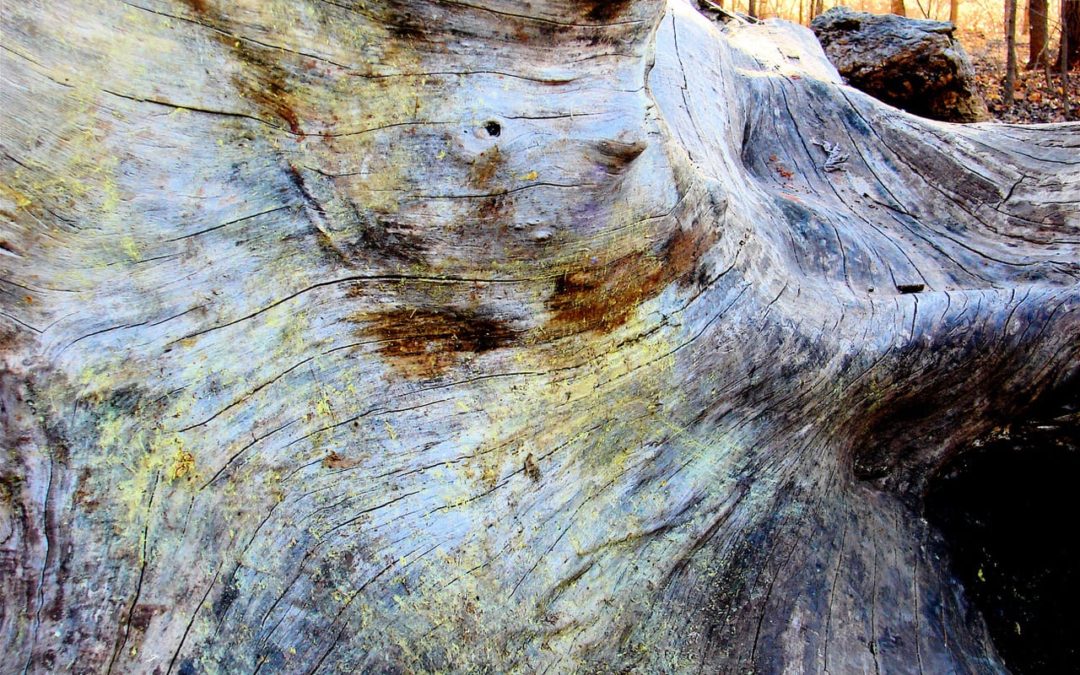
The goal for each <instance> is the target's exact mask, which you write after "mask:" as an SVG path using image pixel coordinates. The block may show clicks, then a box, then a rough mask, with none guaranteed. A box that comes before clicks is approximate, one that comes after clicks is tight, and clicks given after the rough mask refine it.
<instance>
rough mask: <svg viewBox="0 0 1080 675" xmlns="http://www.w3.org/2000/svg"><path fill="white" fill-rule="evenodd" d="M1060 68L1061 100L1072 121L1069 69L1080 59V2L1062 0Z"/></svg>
mask: <svg viewBox="0 0 1080 675" xmlns="http://www.w3.org/2000/svg"><path fill="white" fill-rule="evenodd" d="M1058 47H1059V49H1058V63H1057V65H1058V68H1059V69H1060V71H1061V91H1062V94H1061V99H1062V105H1063V106H1064V107H1065V118H1066V119H1072V118H1073V115H1072V102H1071V101H1070V100H1069V69H1070V68H1071V67H1072V66H1073V65H1075V62H1076V60H1077V59H1078V58H1080V54H1078V53H1077V52H1080V1H1078V0H1061V43H1060V44H1059V45H1058Z"/></svg>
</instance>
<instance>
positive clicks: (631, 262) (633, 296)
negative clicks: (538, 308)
mask: <svg viewBox="0 0 1080 675" xmlns="http://www.w3.org/2000/svg"><path fill="white" fill-rule="evenodd" d="M717 238H718V234H717V231H716V230H715V228H713V227H710V226H709V225H706V224H701V223H698V224H695V226H694V227H693V228H691V229H687V230H684V229H682V228H676V229H675V231H674V232H672V234H671V235H670V237H669V238H668V239H667V241H666V242H665V243H664V245H663V246H662V247H661V249H660V251H659V252H658V253H652V252H646V251H637V252H634V253H630V254H628V255H625V256H623V257H621V258H617V259H615V260H612V261H610V262H609V263H606V264H599V263H595V264H594V263H591V261H590V264H587V265H585V266H584V267H582V268H580V269H577V270H574V271H571V272H566V273H564V274H562V275H560V276H559V278H558V279H557V280H556V281H555V288H554V292H553V293H552V295H551V296H550V298H549V299H548V310H549V311H550V312H551V313H552V317H551V319H550V321H549V323H548V326H547V327H546V332H547V333H548V334H549V335H551V336H554V337H560V336H565V335H569V334H573V333H581V332H588V331H595V332H599V333H610V332H611V331H613V330H615V329H616V328H618V327H619V326H622V325H623V324H625V323H626V322H627V321H628V320H629V319H630V317H631V316H633V314H634V312H635V311H636V310H637V308H638V306H639V305H641V304H642V303H643V302H645V301H646V300H649V299H651V298H654V297H656V296H657V295H659V294H660V293H661V291H663V289H664V288H665V287H666V286H667V285H668V284H670V283H678V284H679V285H681V286H686V285H689V284H691V283H692V281H693V278H694V275H693V272H694V270H695V269H696V268H697V267H698V263H699V261H700V260H701V257H702V256H703V255H704V254H705V253H706V252H707V251H708V250H709V248H710V247H711V246H712V245H713V244H714V243H716V240H717Z"/></svg>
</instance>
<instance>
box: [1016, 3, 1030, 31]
mask: <svg viewBox="0 0 1080 675" xmlns="http://www.w3.org/2000/svg"><path fill="white" fill-rule="evenodd" d="M1030 14H1031V0H1024V6H1023V7H1022V8H1021V9H1020V29H1019V30H1020V35H1027V34H1028V31H1030V30H1031V22H1030V21H1029V18H1030V16H1029V15H1030Z"/></svg>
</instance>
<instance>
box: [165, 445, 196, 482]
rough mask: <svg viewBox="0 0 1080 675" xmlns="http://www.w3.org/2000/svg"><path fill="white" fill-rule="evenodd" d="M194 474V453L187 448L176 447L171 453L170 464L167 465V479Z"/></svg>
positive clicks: (176, 478) (178, 478)
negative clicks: (174, 451)
mask: <svg viewBox="0 0 1080 675" xmlns="http://www.w3.org/2000/svg"><path fill="white" fill-rule="evenodd" d="M194 475H195V455H193V454H191V453H190V452H188V451H187V450H182V449H178V450H177V451H176V454H175V455H173V462H172V466H170V467H169V479H170V480H180V479H181V478H184V477H186V476H194Z"/></svg>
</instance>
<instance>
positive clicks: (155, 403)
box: [0, 0, 1080, 673]
mask: <svg viewBox="0 0 1080 675" xmlns="http://www.w3.org/2000/svg"><path fill="white" fill-rule="evenodd" d="M3 21H4V32H3V37H4V50H3V78H4V86H3V110H4V115H5V124H4V129H3V153H4V157H3V163H4V187H3V200H4V206H3V214H4V218H5V220H4V226H3V238H2V239H3V240H2V242H0V254H2V256H0V261H2V262H0V265H2V275H0V276H2V288H3V296H0V297H2V298H3V299H2V303H3V312H2V316H0V322H2V323H0V325H2V326H3V333H2V344H3V373H2V375H0V377H2V380H0V381H2V404H3V408H2V414H3V420H4V434H5V442H4V453H5V455H4V457H3V473H2V477H0V478H2V481H0V489H2V492H0V499H2V501H0V508H2V510H0V516H2V519H0V533H2V544H0V545H2V547H3V556H2V558H0V560H2V564H3V568H2V569H3V575H2V582H0V583H2V584H3V587H2V589H3V590H2V595H3V614H2V617H0V626H2V635H3V645H4V655H3V657H2V659H3V663H4V668H3V670H4V671H5V672H7V671H9V670H11V671H19V670H24V671H28V672H44V671H53V670H73V671H75V672H101V671H115V672H156V673H171V672H180V673H190V672H203V671H210V672H214V671H220V672H246V671H260V672H313V671H316V670H318V671H321V672H333V671H350V670H358V669H363V670H365V671H377V670H380V669H381V670H387V671H388V672H389V671H391V670H435V669H449V670H454V671H471V670H492V671H503V670H507V669H517V670H522V671H539V672H545V671H550V672H558V671H568V670H574V669H581V670H599V669H604V670H620V669H626V668H637V669H642V670H649V671H667V670H690V669H700V668H703V669H705V670H708V671H714V672H716V671H719V672H735V671H736V670H738V671H745V670H748V669H753V670H759V671H763V672H777V671H780V670H784V669H791V670H793V671H797V670H800V669H802V670H807V671H830V672H864V671H870V670H874V671H875V672H878V671H880V672H893V671H897V670H899V671H905V672H909V671H912V670H922V671H926V672H947V671H952V670H955V671H958V672H993V671H1000V670H1003V666H1002V663H1001V661H1000V659H999V657H998V655H997V654H996V652H995V650H994V647H993V645H992V643H991V642H990V640H989V638H988V636H987V633H986V630H985V628H984V624H983V622H982V620H981V619H980V618H979V617H978V614H977V612H975V611H973V610H972V608H971V607H969V605H968V604H967V602H966V601H965V599H964V596H963V592H962V590H961V589H960V588H959V586H958V585H957V584H956V583H955V582H954V581H953V577H952V574H951V572H950V569H949V567H948V565H947V562H946V559H945V558H944V557H942V548H941V541H940V539H939V538H938V537H937V536H936V535H935V534H934V533H933V532H932V531H931V530H930V528H929V527H928V526H927V525H926V524H925V521H923V520H922V519H921V518H920V514H919V508H920V506H919V504H920V500H921V498H922V495H923V493H924V490H925V487H926V484H927V480H928V478H929V477H930V476H932V475H933V473H934V471H935V470H936V469H937V467H939V466H941V465H942V464H943V463H944V462H945V461H947V460H948V459H949V458H950V457H952V456H953V455H955V454H956V453H958V452H959V451H961V450H962V449H963V448H964V447H966V446H967V445H968V444H970V443H971V442H972V441H973V440H975V439H979V438H980V437H982V436H984V435H985V434H987V433H988V432H990V431H991V430H992V429H993V428H995V427H1000V426H1003V425H1007V424H1008V423H1009V422H1010V421H1011V420H1015V419H1023V418H1025V417H1026V416H1029V415H1031V414H1034V413H1033V411H1037V410H1038V409H1039V408H1040V406H1043V405H1044V403H1045V401H1048V400H1060V398H1061V396H1062V395H1064V394H1063V392H1065V393H1067V392H1071V391H1075V383H1076V374H1077V350H1078V345H1077V340H1076V338H1075V336H1076V335H1077V333H1078V328H1080V326H1078V320H1077V311H1076V308H1077V301H1078V292H1077V277H1078V274H1080V266H1078V263H1077V251H1076V249H1077V241H1078V239H1077V231H1078V229H1077V228H1078V218H1080V207H1078V205H1077V204H1078V202H1080V175H1078V164H1077V162H1078V160H1077V147H1080V138H1078V136H1080V135H1078V134H1077V127H1076V126H1075V125H1073V126H1065V125H1059V126H1035V127H1016V126H1004V125H986V126H982V125H974V126H954V125H948V124H944V123H936V122H930V121H926V120H922V119H918V118H915V117H912V116H910V115H907V114H904V113H901V112H899V111H897V110H895V109H892V108H889V107H887V106H884V105H882V104H880V103H878V102H875V101H874V100H872V99H870V98H869V97H867V96H865V95H863V94H860V93H859V92H857V91H855V90H852V89H850V88H847V87H844V86H842V85H841V84H840V83H839V78H838V76H837V74H836V72H835V70H834V69H833V68H832V67H831V66H830V65H829V64H828V62H827V61H826V60H825V58H824V55H823V54H822V53H821V50H820V48H819V47H818V46H817V44H816V42H814V40H813V37H812V36H811V35H810V33H809V32H808V31H806V30H805V29H801V28H798V27H795V26H791V25H788V24H784V23H777V22H767V23H764V24H758V25H752V26H729V27H728V28H726V29H721V28H720V27H718V26H717V25H715V24H713V23H711V22H709V21H708V20H706V19H704V18H703V17H702V16H700V15H699V14H697V13H696V11H694V10H692V9H691V8H689V6H688V5H687V4H686V3H684V2H682V1H680V0H672V2H669V3H663V2H646V1H639V2H627V1H622V2H615V3H600V2H594V3H583V2H574V3H569V2H557V1H555V0H552V1H550V2H542V3H541V2H534V3H531V4H530V5H528V6H527V7H526V8H525V9H523V8H522V5H521V4H520V3H512V2H490V3H486V4H485V5H484V6H479V5H472V4H470V3H465V2H430V3H428V2H419V1H417V2H409V3H398V2H393V3H392V2H382V3H377V2H368V3H363V4H360V3H357V4H351V3H347V2H340V3H339V2H329V1H328V2H322V3H315V4H311V5H301V4H295V5H294V4H293V3H285V2H259V3H254V2H253V3H246V4H244V3H242V4H238V5H234V6H227V5H226V3H218V2H215V1H213V0H189V1H188V2H187V4H181V3H177V2H164V1H161V2H158V1H155V0H138V1H133V2H122V3H117V2H113V3H92V4H91V5H86V6H84V4H80V5H79V6H78V7H76V6H75V5H74V4H71V3H66V2H58V3H49V4H37V3H26V2H20V3H11V5H10V6H9V7H7V8H6V9H5V15H4V19H3ZM1070 385H1072V388H1071V389H1070Z"/></svg>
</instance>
